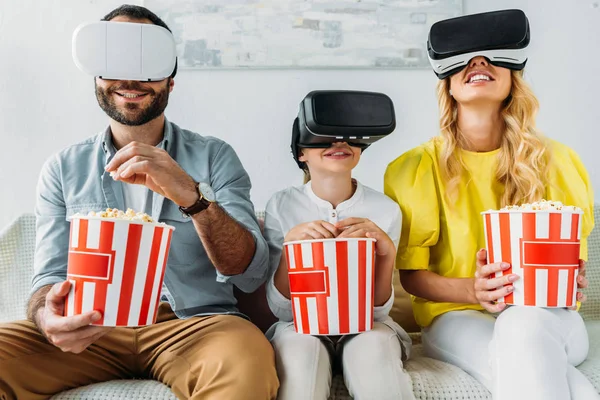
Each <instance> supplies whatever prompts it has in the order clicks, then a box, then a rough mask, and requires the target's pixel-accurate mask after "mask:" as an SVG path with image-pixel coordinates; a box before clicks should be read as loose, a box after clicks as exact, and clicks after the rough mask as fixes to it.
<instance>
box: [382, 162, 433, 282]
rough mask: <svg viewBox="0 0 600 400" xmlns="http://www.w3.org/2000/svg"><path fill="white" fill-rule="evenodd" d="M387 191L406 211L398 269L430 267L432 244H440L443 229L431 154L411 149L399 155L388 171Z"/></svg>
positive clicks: (385, 183) (404, 211)
mask: <svg viewBox="0 0 600 400" xmlns="http://www.w3.org/2000/svg"><path fill="white" fill-rule="evenodd" d="M384 191H385V194H387V195H388V196H389V197H390V198H392V199H393V200H394V201H396V202H397V203H398V204H399V205H400V209H401V211H402V222H401V224H402V233H401V235H400V244H399V246H398V254H397V257H396V268H398V269H405V270H419V269H428V268H429V252H430V247H431V246H433V245H435V244H436V243H437V241H438V238H439V231H440V221H439V205H438V203H437V193H436V186H435V180H434V169H433V160H432V159H431V157H430V156H429V155H427V154H424V153H417V154H415V153H414V152H408V153H405V154H404V155H402V156H400V157H399V158H397V159H396V160H395V161H393V162H392V163H391V164H390V165H389V166H388V168H387V170H386V172H385V176H384Z"/></svg>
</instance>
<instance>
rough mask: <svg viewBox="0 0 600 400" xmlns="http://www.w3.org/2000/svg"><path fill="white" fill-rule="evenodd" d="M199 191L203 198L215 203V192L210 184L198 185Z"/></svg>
mask: <svg viewBox="0 0 600 400" xmlns="http://www.w3.org/2000/svg"><path fill="white" fill-rule="evenodd" d="M198 190H199V191H200V193H202V196H203V197H204V198H205V199H206V200H208V201H211V202H212V201H215V200H216V199H215V192H214V190H213V189H212V188H211V187H210V185H209V184H208V183H204V182H200V183H199V184H198Z"/></svg>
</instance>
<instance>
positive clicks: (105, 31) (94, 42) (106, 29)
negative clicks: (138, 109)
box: [72, 21, 177, 81]
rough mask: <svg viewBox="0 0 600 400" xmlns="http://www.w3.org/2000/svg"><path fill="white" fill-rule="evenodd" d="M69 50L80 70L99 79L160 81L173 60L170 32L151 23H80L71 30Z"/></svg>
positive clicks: (174, 53) (172, 43) (170, 73)
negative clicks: (71, 42)
mask: <svg viewBox="0 0 600 400" xmlns="http://www.w3.org/2000/svg"><path fill="white" fill-rule="evenodd" d="M72 50H73V61H75V64H76V65H77V67H78V68H79V69H80V70H82V71H83V72H85V73H87V74H89V75H92V76H98V77H100V78H103V79H118V80H132V81H162V80H163V79H165V78H168V77H169V76H171V75H172V74H173V71H174V70H175V66H176V63H177V52H176V49H175V39H174V38H173V34H172V33H171V32H169V31H168V30H167V29H165V28H163V27H161V26H158V25H153V24H139V23H133V22H112V21H99V22H91V23H85V24H81V25H80V26H78V27H77V29H75V32H74V33H73V49H72Z"/></svg>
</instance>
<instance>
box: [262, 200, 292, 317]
mask: <svg viewBox="0 0 600 400" xmlns="http://www.w3.org/2000/svg"><path fill="white" fill-rule="evenodd" d="M278 203H279V201H278V197H277V195H275V196H273V197H272V198H271V199H270V200H269V202H268V203H267V206H266V208H265V229H264V235H265V238H266V240H267V243H268V245H269V283H268V284H267V302H268V303H269V308H270V309H271V311H272V312H273V315H275V316H276V317H277V318H278V319H279V320H280V321H292V320H293V314H292V302H291V300H290V299H288V298H286V297H285V296H284V295H282V294H281V293H280V292H279V290H277V288H276V287H275V280H274V279H275V272H276V271H277V268H279V263H280V261H281V254H282V249H283V240H284V237H285V234H284V232H283V228H282V226H281V219H280V215H279V212H278V210H277V204H278Z"/></svg>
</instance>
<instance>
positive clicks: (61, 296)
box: [45, 281, 71, 315]
mask: <svg viewBox="0 0 600 400" xmlns="http://www.w3.org/2000/svg"><path fill="white" fill-rule="evenodd" d="M69 290H71V282H69V281H63V282H59V283H56V284H54V286H52V289H50V290H49V291H48V293H47V294H46V303H45V307H46V309H48V310H49V311H51V312H52V313H53V314H59V315H62V312H63V310H64V307H65V297H66V296H67V294H69Z"/></svg>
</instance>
